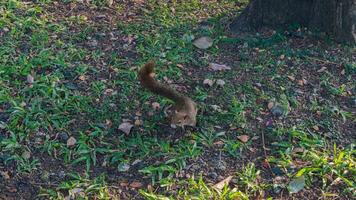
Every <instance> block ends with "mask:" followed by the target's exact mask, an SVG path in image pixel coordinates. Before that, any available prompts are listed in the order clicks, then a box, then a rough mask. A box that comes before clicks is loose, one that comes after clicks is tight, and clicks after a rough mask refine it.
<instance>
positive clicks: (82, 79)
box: [78, 75, 87, 81]
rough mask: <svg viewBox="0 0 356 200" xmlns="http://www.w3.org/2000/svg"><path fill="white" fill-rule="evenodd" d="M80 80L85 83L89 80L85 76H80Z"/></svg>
mask: <svg viewBox="0 0 356 200" xmlns="http://www.w3.org/2000/svg"><path fill="white" fill-rule="evenodd" d="M78 79H79V80H81V81H85V80H86V79H87V77H86V76H85V75H80V76H79V77H78Z"/></svg>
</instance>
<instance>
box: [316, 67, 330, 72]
mask: <svg viewBox="0 0 356 200" xmlns="http://www.w3.org/2000/svg"><path fill="white" fill-rule="evenodd" d="M327 69H328V68H326V67H322V68H320V69H319V70H318V72H319V73H321V72H323V71H325V70H327Z"/></svg>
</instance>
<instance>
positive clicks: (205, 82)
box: [203, 79, 214, 87]
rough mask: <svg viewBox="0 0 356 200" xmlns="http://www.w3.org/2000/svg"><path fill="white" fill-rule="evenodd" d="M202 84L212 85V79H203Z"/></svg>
mask: <svg viewBox="0 0 356 200" xmlns="http://www.w3.org/2000/svg"><path fill="white" fill-rule="evenodd" d="M203 84H204V85H208V86H209V87H211V86H213V85H214V81H213V80H210V79H205V80H204V81H203Z"/></svg>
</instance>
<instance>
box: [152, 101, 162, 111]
mask: <svg viewBox="0 0 356 200" xmlns="http://www.w3.org/2000/svg"><path fill="white" fill-rule="evenodd" d="M160 107H161V106H160V105H159V103H158V102H153V103H152V108H153V110H159V108H160Z"/></svg>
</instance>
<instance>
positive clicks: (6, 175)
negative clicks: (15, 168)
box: [0, 171, 10, 180]
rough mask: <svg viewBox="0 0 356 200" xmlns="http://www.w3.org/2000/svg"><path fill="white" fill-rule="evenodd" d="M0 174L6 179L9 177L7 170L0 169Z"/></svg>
mask: <svg viewBox="0 0 356 200" xmlns="http://www.w3.org/2000/svg"><path fill="white" fill-rule="evenodd" d="M0 174H1V176H2V177H3V178H4V179H5V180H8V179H10V175H9V172H8V171H4V172H3V171H0Z"/></svg>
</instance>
